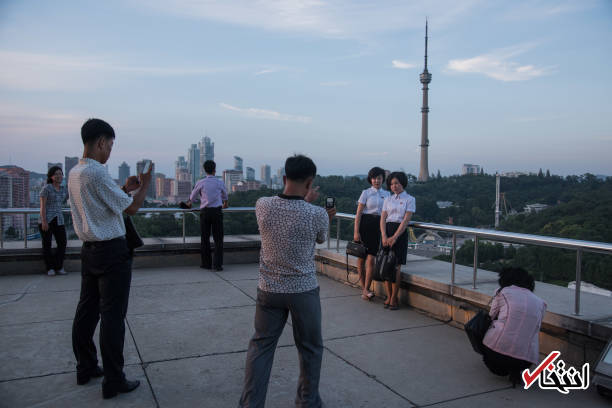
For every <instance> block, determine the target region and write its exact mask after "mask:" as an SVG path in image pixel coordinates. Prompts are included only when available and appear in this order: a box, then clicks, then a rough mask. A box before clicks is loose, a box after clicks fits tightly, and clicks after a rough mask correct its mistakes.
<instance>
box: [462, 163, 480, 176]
mask: <svg viewBox="0 0 612 408" xmlns="http://www.w3.org/2000/svg"><path fill="white" fill-rule="evenodd" d="M478 174H480V166H479V165H478V164H464V165H463V167H462V168H461V175H462V176H467V175H478Z"/></svg>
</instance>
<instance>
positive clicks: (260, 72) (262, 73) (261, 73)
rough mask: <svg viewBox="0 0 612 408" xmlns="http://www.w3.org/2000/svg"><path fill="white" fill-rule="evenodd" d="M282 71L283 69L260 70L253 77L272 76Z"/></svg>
mask: <svg viewBox="0 0 612 408" xmlns="http://www.w3.org/2000/svg"><path fill="white" fill-rule="evenodd" d="M282 70H283V68H265V69H262V70H261V71H257V72H256V73H255V75H265V74H274V73H276V72H279V71H282Z"/></svg>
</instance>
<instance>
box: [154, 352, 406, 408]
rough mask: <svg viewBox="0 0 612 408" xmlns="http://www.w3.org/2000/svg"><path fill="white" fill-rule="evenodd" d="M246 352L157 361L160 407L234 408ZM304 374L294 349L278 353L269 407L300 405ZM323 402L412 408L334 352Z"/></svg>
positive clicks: (324, 373)
mask: <svg viewBox="0 0 612 408" xmlns="http://www.w3.org/2000/svg"><path fill="white" fill-rule="evenodd" d="M245 358H246V353H232V354H224V355H217V356H207V357H201V358H196V359H186V360H176V361H167V362H161V363H154V364H151V365H149V366H148V367H147V373H148V375H149V378H150V380H151V383H152V386H153V389H154V391H155V394H156V396H157V399H158V401H159V403H160V406H161V407H194V406H205V407H234V406H237V405H238V401H239V399H240V394H241V392H242V386H243V381H244V364H245ZM298 374H299V368H298V356H297V351H296V349H295V347H284V348H279V349H277V350H276V355H275V361H274V366H273V368H272V373H271V376H270V384H269V388H268V395H267V400H266V407H269V408H281V407H282V408H286V407H293V406H295V403H294V399H295V390H296V386H297V378H298ZM320 392H321V398H322V399H323V401H324V403H325V404H326V405H325V406H327V407H366V406H367V407H371V406H373V404H375V406H379V407H385V408H393V407H407V406H410V404H409V403H408V402H407V401H406V400H405V399H403V398H401V397H400V396H398V395H396V394H394V393H393V392H391V391H389V390H388V389H387V388H385V387H384V386H383V385H381V384H380V383H379V382H377V381H375V380H374V379H372V378H369V377H368V376H366V375H364V374H363V373H362V372H360V371H359V370H358V369H356V368H354V367H352V366H351V365H349V364H347V363H346V362H344V361H342V360H341V359H339V358H337V357H336V356H334V355H333V354H331V353H328V352H325V353H324V354H323V366H322V370H321V383H320Z"/></svg>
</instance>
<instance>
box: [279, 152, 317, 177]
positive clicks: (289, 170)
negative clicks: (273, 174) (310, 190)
mask: <svg viewBox="0 0 612 408" xmlns="http://www.w3.org/2000/svg"><path fill="white" fill-rule="evenodd" d="M285 175H286V176H287V178H288V179H289V180H292V181H305V180H306V179H308V178H309V177H315V176H316V175H317V166H315V164H314V162H313V161H312V160H311V159H310V158H308V157H306V156H304V155H301V154H296V155H295V156H291V157H289V158H287V161H285Z"/></svg>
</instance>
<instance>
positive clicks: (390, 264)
mask: <svg viewBox="0 0 612 408" xmlns="http://www.w3.org/2000/svg"><path fill="white" fill-rule="evenodd" d="M396 267H397V257H396V256H395V252H393V250H392V249H391V248H390V247H383V246H381V247H380V249H379V250H378V253H377V254H376V268H375V271H374V275H375V276H373V277H372V279H376V280H380V281H388V282H395V277H396Z"/></svg>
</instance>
